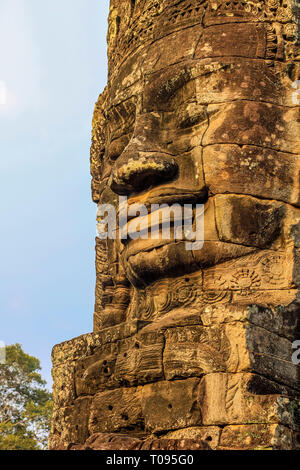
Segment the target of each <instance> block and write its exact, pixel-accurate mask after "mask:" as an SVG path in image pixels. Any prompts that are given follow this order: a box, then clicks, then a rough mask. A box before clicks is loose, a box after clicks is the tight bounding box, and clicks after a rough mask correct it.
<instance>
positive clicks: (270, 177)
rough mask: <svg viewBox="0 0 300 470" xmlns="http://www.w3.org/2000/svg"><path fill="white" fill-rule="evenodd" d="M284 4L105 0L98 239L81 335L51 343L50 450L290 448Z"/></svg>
mask: <svg viewBox="0 0 300 470" xmlns="http://www.w3.org/2000/svg"><path fill="white" fill-rule="evenodd" d="M299 13H300V10H299V7H298V5H297V2H295V1H294V0H286V1H284V2H283V1H281V0H266V1H264V2H262V1H260V0H253V1H243V2H234V1H225V0H224V1H223V0H216V1H210V0H180V1H178V0H143V1H142V0H135V1H132V0H122V1H120V0H110V13H109V20H108V23H109V30H108V36H107V39H108V84H107V87H106V89H105V90H104V92H103V93H102V94H101V95H100V97H99V99H98V101H97V103H96V106H95V111H94V115H93V124H92V126H93V130H92V146H91V158H90V161H91V175H92V198H93V200H94V202H96V203H97V204H98V212H97V227H98V230H99V231H100V232H101V231H102V232H101V235H103V233H106V232H105V231H106V229H108V232H107V233H108V234H109V235H110V236H109V237H107V238H105V237H102V236H101V237H100V236H99V237H97V238H96V288H95V309H94V333H91V334H87V335H83V336H80V337H79V338H75V339H74V340H71V341H67V342H65V343H62V344H60V345H57V346H55V347H54V349H53V354H52V359H53V366H54V368H53V378H54V390H53V391H54V406H55V410H54V415H53V426H52V432H51V436H50V444H49V445H50V448H53V449H74V450H76V449H85V450H88V449H95V450H114V449H116V450H117V449H120V450H129V449H130V450H136V449H143V450H155V449H156V450H178V449H204V448H208V447H209V448H212V449H254V448H258V449H265V448H270V449H271V448H272V449H294V448H297V447H299V434H298V431H299V429H298V428H299V404H298V403H299V397H300V387H299V384H300V380H299V378H300V373H299V367H300V365H297V364H296V363H295V360H294V363H293V360H292V354H293V352H294V348H293V342H294V341H296V340H299V338H300V322H299V318H300V316H299V305H300V304H299V286H300V267H299V266H300V256H299V251H300V235H299V234H300V229H299V227H300V197H299V181H300V180H299V168H300V167H299V165H300V156H299V150H300V139H299V135H300V120H299V99H298V98H299V93H298V91H299V90H298V88H299V87H298V80H299V77H300V63H299V59H300V56H299V21H298V16H299ZM297 87H298V88H297ZM120 196H122V197H123V199H122V201H121V200H120V199H119V197H120ZM124 197H126V202H127V204H128V207H127V209H128V210H129V212H130V213H129V214H127V215H129V217H128V218H127V221H124V220H122V216H123V215H124V204H125V200H124ZM121 202H123V205H122V203H121ZM173 204H176V207H177V211H176V212H174V211H173V212H172V211H171V212H170V210H169V209H170V206H171V205H173ZM184 204H189V210H190V215H191V224H190V227H189V230H186V231H181V230H180V223H181V222H182V214H183V212H182V209H183V206H184ZM103 205H110V208H111V209H112V210H113V209H114V210H115V212H116V214H117V220H116V226H113V227H107V226H106V222H105V220H104V219H105V216H104V215H103V212H102V209H103V207H104V206H103ZM161 205H163V206H164V207H163V208H162V207H161ZM199 205H201V207H202V209H201V211H203V212H201V214H199V211H198V210H199ZM105 207H108V206H105ZM137 207H138V208H137ZM135 208H137V210H136V211H134V209H135ZM125 212H126V211H125ZM202 214H203V216H202ZM185 215H186V214H185ZM139 216H141V217H139ZM203 219H204V228H203V233H202V232H201V230H200V227H199V221H200V220H202V221H203ZM153 220H156V221H155V223H154V224H153ZM167 221H169V222H170V224H171V230H170V233H168V232H166V231H165V228H166V227H165V226H166V223H167ZM153 225H155V227H154V230H152V229H153ZM110 228H111V230H110ZM103 230H104V231H103ZM128 231H129V232H131V234H135V235H137V237H136V236H135V237H129V236H128ZM192 231H193V234H192ZM141 232H142V235H143V236H142V237H138V235H141ZM147 234H148V237H147V236H146V235H147ZM149 234H151V235H152V236H149ZM99 235H100V233H99ZM153 235H155V236H153ZM191 235H193V236H194V238H193V237H191ZM196 235H197V238H198V239H199V238H200V242H199V243H197V244H196V245H195V244H193V242H194V241H195V237H196ZM198 241H199V240H198ZM202 241H203V244H202ZM187 242H188V244H187Z"/></svg>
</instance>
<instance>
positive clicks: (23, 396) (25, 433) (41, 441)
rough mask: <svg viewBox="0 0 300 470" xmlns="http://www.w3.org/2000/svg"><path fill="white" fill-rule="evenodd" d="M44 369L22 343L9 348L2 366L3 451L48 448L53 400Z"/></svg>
mask: <svg viewBox="0 0 300 470" xmlns="http://www.w3.org/2000/svg"><path fill="white" fill-rule="evenodd" d="M40 370H41V366H40V361H39V360H38V359H37V358H36V357H33V356H29V355H28V354H26V353H25V352H24V351H23V349H22V347H21V345H20V344H18V343H16V344H13V345H11V346H7V348H6V362H5V364H2V365H0V450H22V449H25V450H39V449H45V448H47V437H48V434H49V429H50V420H51V413H52V400H51V393H49V391H48V390H46V389H45V385H46V382H45V381H44V380H43V379H42V377H41V375H40V373H39V371H40Z"/></svg>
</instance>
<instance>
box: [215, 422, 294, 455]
mask: <svg viewBox="0 0 300 470" xmlns="http://www.w3.org/2000/svg"><path fill="white" fill-rule="evenodd" d="M263 449H266V450H297V449H299V435H298V433H296V434H295V433H293V432H292V431H291V430H290V429H289V428H286V427H285V426H281V425H277V424H269V425H267V426H266V425H265V424H264V425H262V424H249V425H236V426H226V427H225V428H224V429H223V431H222V436H221V440H220V446H219V450H263Z"/></svg>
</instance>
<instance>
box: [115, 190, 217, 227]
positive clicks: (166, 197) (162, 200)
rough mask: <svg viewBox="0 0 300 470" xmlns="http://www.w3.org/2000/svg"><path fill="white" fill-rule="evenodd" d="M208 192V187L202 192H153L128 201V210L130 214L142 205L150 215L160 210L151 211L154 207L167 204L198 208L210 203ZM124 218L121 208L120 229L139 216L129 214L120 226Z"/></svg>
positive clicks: (121, 208)
mask: <svg viewBox="0 0 300 470" xmlns="http://www.w3.org/2000/svg"><path fill="white" fill-rule="evenodd" d="M208 198H209V196H208V190H207V188H206V187H204V188H202V189H201V190H200V191H188V190H178V189H177V190H170V189H166V190H164V191H157V190H152V191H150V192H147V193H146V194H143V195H141V196H139V197H132V198H129V199H128V200H127V209H128V212H129V211H130V208H131V207H132V206H134V205H137V204H142V205H143V206H145V207H146V209H147V211H148V214H149V215H150V214H151V213H154V212H156V211H157V210H159V208H157V209H155V210H151V209H152V208H151V206H152V205H160V206H161V205H162V204H167V205H168V206H172V205H174V204H178V205H180V206H183V205H184V204H192V205H193V206H196V205H197V204H205V203H206V202H207V201H208ZM123 217H124V206H123V207H120V208H119V211H118V228H119V229H122V228H123V227H124V225H125V224H126V223H127V222H129V221H131V220H133V219H135V218H136V217H137V215H129V214H127V220H126V222H125V224H122V223H121V224H120V223H119V222H120V220H121V221H122V218H123Z"/></svg>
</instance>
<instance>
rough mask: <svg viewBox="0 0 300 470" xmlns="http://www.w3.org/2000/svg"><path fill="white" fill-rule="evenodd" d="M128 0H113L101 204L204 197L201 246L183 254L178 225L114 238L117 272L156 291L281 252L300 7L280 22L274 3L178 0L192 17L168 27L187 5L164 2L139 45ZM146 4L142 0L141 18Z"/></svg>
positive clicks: (98, 179) (111, 248) (294, 169)
mask: <svg viewBox="0 0 300 470" xmlns="http://www.w3.org/2000/svg"><path fill="white" fill-rule="evenodd" d="M127 3H128V2H127ZM127 3H126V2H124V4H123V6H122V7H121V6H120V5H117V4H116V5H115V4H114V2H112V8H111V16H110V28H112V31H115V33H114V34H115V35H114V34H113V35H112V36H113V37H114V41H113V42H111V43H109V57H110V70H109V84H108V89H107V91H106V92H105V94H104V95H103V96H102V97H100V101H99V104H98V108H97V107H96V117H97V116H98V120H97V119H96V123H95V125H94V132H95V129H97V128H99V132H100V131H101V139H102V140H101V144H102V146H101V147H102V148H101V152H99V149H98V153H97V154H96V152H95V155H96V158H95V162H94V164H93V165H92V168H93V169H94V187H96V190H95V191H94V200H95V201H97V202H99V204H103V203H107V202H109V203H113V204H114V205H115V207H116V210H118V202H119V196H123V197H124V196H126V197H127V198H128V206H129V208H130V207H131V206H133V205H135V204H144V205H145V206H146V207H147V209H148V208H149V209H150V206H151V204H169V205H172V204H180V205H182V206H183V204H185V203H189V204H192V205H193V207H195V205H196V204H204V245H203V248H202V249H201V250H200V249H194V250H186V248H185V247H186V244H185V241H186V240H185V237H184V235H183V236H182V238H181V239H178V238H176V239H175V237H174V234H173V233H172V232H171V236H170V237H168V238H163V236H162V235H160V238H159V239H157V238H155V239H153V238H151V237H149V238H148V239H147V240H145V239H135V240H131V239H127V240H118V239H117V240H111V241H108V242H107V246H106V248H105V250H106V252H107V253H109V255H108V261H109V263H111V265H112V266H113V268H112V272H114V274H112V278H115V277H116V275H115V272H116V270H117V271H119V270H120V271H121V272H122V276H124V278H125V279H127V281H129V282H130V284H131V285H133V286H135V288H136V289H137V291H139V290H145V289H146V290H147V288H148V286H149V285H151V284H153V283H157V282H158V284H157V285H159V280H160V279H161V280H162V279H168V278H170V277H174V276H177V277H178V276H179V277H180V276H184V275H186V274H191V273H197V272H198V273H199V275H200V274H201V276H202V274H203V273H204V275H205V274H206V272H207V271H206V270H207V269H213V268H214V267H215V266H218V265H221V266H223V265H224V263H226V262H230V260H234V259H240V258H243V257H245V266H247V263H249V259H250V260H251V253H254V252H255V253H256V252H258V251H259V250H261V252H262V253H264V251H263V250H278V249H281V250H284V249H285V247H286V246H287V244H288V236H287V233H286V232H287V231H285V230H283V228H284V225H285V223H286V222H285V221H286V219H287V218H288V217H289V215H288V214H289V212H290V211H291V210H292V207H299V203H300V201H299V158H298V156H297V155H298V153H299V138H298V137H299V119H298V109H297V106H295V104H294V103H293V88H292V83H293V81H294V80H295V78H296V76H297V67H296V65H295V63H292V62H291V60H290V57H289V55H291V51H292V47H293V44H294V42H295V27H294V23H292V16H291V15H292V10H291V9H289V8H286V9H284V8H283V7H281V8H283V9H282V10H280V12H281V13H280V14H281V18H283V16H282V15H284V14H285V15H286V16H285V20H284V21H282V22H281V23H279V22H276V21H277V20H276V19H277V17H276V15H278V12H279V10H278V9H277V10H276V9H275V10H276V11H275V10H274V5H273V6H272V5H269V4H267V5H265V6H264V9H265V11H264V12H262V11H256V10H255V9H254V10H253V11H252V7H251V8H250V10H251V11H250V10H249V11H248V10H247V9H246V10H243V8H244V7H243V6H240V7H238V5H236V7H235V9H234V14H233V16H232V15H231V14H230V15H229V13H228V14H227V13H226V14H225V13H224V12H223V13H222V11H223V10H222V8H223V7H222V2H219V3H220V6H218V8H217V7H213V8H211V4H210V2H194V3H193V5H194V4H195V5H194V7H195V8H194V9H193V8H192V6H191V8H190V10H191V11H190V10H185V4H187V3H191V2H180V3H181V9H182V14H183V13H184V12H186V16H185V15H184V16H183V17H182V18H185V20H184V21H186V23H182V24H181V23H180V22H178V21H177V20H176V21H177V22H175V23H174V25H175V26H174V25H173V26H170V23H168V21H169V20H168V18H173V19H174V14H175V13H174V12H175V11H177V10H176V8H177V9H180V7H179V6H177V7H176V8H175V6H176V5H175V4H174V5H175V6H172V5H173V4H172V2H166V3H164V2H161V7H160V10H159V12H156V13H155V12H154V13H155V14H154V13H153V12H152V13H153V14H154V17H153V18H152V19H151V12H150V10H149V12H148V13H147V15H148V16H147V21H150V23H151V22H152V23H153V25H152V26H153V28H154V29H153V31H152V33H151V31H150V29H151V28H150V29H149V30H147V34H150V36H149V38H148V40H147V39H146V38H145V40H144V41H142V43H141V44H140V45H137V46H136V47H133V45H132V43H131V42H130V41H129V42H128V44H127V43H126V41H125V37H126V34H127V29H128V25H131V26H130V27H131V28H133V30H134V28H135V26H134V24H135V23H134V17H133V19H132V18H131V19H130V18H129V16H130V15H132V14H133V13H132V11H131V10H130V11H129V3H128V5H127ZM154 3H155V2H154ZM154 3H153V4H152V7H153V8H154V9H155V8H156V7H157V8H158V6H157V5H156V7H155V5H154ZM175 3H176V2H175ZM177 3H178V2H177ZM196 4H197V5H198V7H197V6H196ZM126 5H127V6H126ZM216 5H217V4H216ZM120 8H121V10H122V12H120V11H119V10H120ZM174 8H175V10H174ZM196 8H198V12H197V11H196ZM228 8H229V7H228ZM272 8H273V10H272ZM229 9H230V8H229ZM142 10H143V8H142V5H141V4H139V3H138V4H137V5H136V6H135V10H134V11H135V14H141V11H142ZM151 11H152V10H151ZM180 11H181V10H180ZM126 15H127V16H126ZM128 15H129V16H128ZM149 15H150V20H149ZM197 15H198V16H197ZM223 15H225V16H223ZM261 15H262V16H264V18H266V15H271V18H272V21H273V20H274V22H272V23H270V22H269V20H268V21H266V19H265V20H264V19H262V16H261ZM272 15H273V16H272ZM274 15H275V16H274ZM175 16H176V15H175ZM155 18H156V19H155ZM226 18H227V19H228V21H225V19H226ZM199 19H201V21H199ZM145 21H146V20H145ZM172 21H173V20H172ZM180 21H181V20H180ZM126 22H127V23H126ZM126 24H127V27H126V28H127V29H126V31H125V29H124V31H125V32H124V35H125V36H122V27H124V28H125V26H124V25H126ZM116 25H117V26H116ZM159 25H163V26H159ZM145 28H146V26H145ZM155 28H156V29H155ZM174 28H175V30H176V31H174ZM146 29H147V28H146ZM140 39H141V38H140V37H139V40H140ZM126 44H127V46H126ZM122 48H123V49H122ZM120 50H123V53H124V57H122V56H121V55H118V54H119V52H118V51H120ZM97 113H98V114H97ZM100 113H102V115H101V118H99V116H100ZM98 142H99V139H98ZM94 148H95V146H94ZM92 151H93V147H92ZM99 153H101V158H100V160H99V159H98V160H97V157H98V158H99ZM137 215H138V213H137ZM194 215H195V211H194ZM147 220H148V222H147V221H146V219H145V221H144V222H143V223H144V228H145V226H147V223H148V224H149V227H150V221H151V218H150V217H148V219H147ZM194 225H195V219H194ZM119 228H120V229H121V230H123V229H124V227H119ZM149 230H150V229H149ZM249 256H250V258H249ZM116 266H118V268H116ZM250 277H251V276H250ZM245 282H250V283H251V279H248V280H245ZM221 284H222V283H221ZM225 284H226V283H225ZM225 284H224V285H225ZM128 288H129V287H128ZM129 289H130V288H129ZM154 310H155V307H154Z"/></svg>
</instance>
